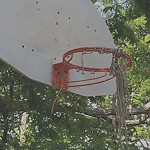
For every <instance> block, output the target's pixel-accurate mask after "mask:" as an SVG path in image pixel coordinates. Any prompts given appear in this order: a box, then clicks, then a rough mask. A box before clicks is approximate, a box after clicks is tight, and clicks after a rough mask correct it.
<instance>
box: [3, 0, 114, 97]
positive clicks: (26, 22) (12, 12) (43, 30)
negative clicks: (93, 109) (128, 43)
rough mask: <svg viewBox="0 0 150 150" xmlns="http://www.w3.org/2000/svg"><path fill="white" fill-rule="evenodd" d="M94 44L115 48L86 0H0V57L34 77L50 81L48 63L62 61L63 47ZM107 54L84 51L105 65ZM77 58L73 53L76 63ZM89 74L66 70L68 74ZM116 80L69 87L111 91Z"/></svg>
mask: <svg viewBox="0 0 150 150" xmlns="http://www.w3.org/2000/svg"><path fill="white" fill-rule="evenodd" d="M98 46H99V47H108V48H115V45H114V42H113V39H112V36H111V34H110V32H109V30H108V28H107V25H106V23H105V21H104V19H103V18H102V17H101V16H100V14H99V12H97V10H96V8H95V7H94V5H93V4H92V3H91V2H90V0H37V1H35V0H0V58H1V59H2V60H3V61H5V62H7V63H8V64H10V65H11V66H13V67H14V68H16V69H17V70H19V71H20V72H22V73H23V74H24V75H26V76H28V77H29V78H31V79H33V80H36V81H39V82H42V83H45V84H48V85H52V81H51V78H52V76H51V74H52V65H53V64H54V63H59V62H61V61H62V56H63V54H64V53H65V52H67V51H68V50H71V49H74V48H79V47H98ZM111 57H112V55H111V54H108V55H91V56H90V55H88V57H87V58H85V64H86V65H87V66H90V67H95V68H96V67H109V66H110V65H111ZM79 62H81V58H79V57H76V58H75V59H74V63H77V64H78V63H79ZM89 76H90V75H89V73H85V74H84V75H83V74H82V73H81V72H77V71H76V70H71V71H70V80H76V79H85V78H87V77H89ZM93 76H95V77H96V76H97V74H95V75H93ZM115 80H116V79H115V78H114V79H112V80H110V81H108V82H105V83H101V84H99V85H92V86H87V87H77V88H69V89H68V90H69V91H71V92H74V93H77V94H80V95H84V96H97V95H107V94H114V93H115V91H116V83H115Z"/></svg>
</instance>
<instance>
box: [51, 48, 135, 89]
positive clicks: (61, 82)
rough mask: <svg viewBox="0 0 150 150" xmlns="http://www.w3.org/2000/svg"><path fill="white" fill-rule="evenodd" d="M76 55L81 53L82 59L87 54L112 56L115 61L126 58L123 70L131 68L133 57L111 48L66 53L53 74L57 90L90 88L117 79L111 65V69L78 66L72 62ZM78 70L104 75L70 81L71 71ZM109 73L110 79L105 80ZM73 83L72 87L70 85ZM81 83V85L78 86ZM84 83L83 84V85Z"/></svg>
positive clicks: (83, 49) (53, 82) (82, 49)
mask: <svg viewBox="0 0 150 150" xmlns="http://www.w3.org/2000/svg"><path fill="white" fill-rule="evenodd" d="M76 53H81V58H82V56H83V55H85V54H92V53H98V54H101V55H102V54H112V55H113V57H112V58H113V60H112V64H113V61H115V60H114V59H117V58H120V57H122V58H124V59H126V60H127V62H126V63H125V64H124V65H122V68H125V67H130V66H131V63H132V59H131V57H130V56H129V55H128V54H126V53H124V52H123V51H122V50H117V49H111V48H104V47H82V48H77V49H73V50H70V51H68V52H66V53H65V54H64V55H63V61H62V63H58V64H54V65H53V73H52V84H53V86H54V87H55V88H58V89H60V88H62V89H64V90H67V89H68V88H71V87H80V86H90V85H94V84H100V83H103V82H107V81H109V80H111V79H112V78H114V77H115V74H114V73H113V72H114V67H113V66H112V65H111V66H110V67H109V68H91V67H84V66H83V63H82V66H78V65H75V64H73V63H72V60H73V58H74V55H75V54H76ZM72 69H76V70H77V71H82V72H83V73H84V72H90V73H91V74H94V73H97V72H104V74H103V75H100V76H99V77H91V78H88V79H84V80H76V81H69V70H72ZM108 73H109V77H107V78H105V77H106V76H107V74H108ZM98 79H103V80H100V81H96V82H94V81H95V80H98ZM86 81H93V82H92V83H84V82H86ZM70 83H71V85H69V84H70ZM76 83H80V84H76ZM82 83H83V84H82Z"/></svg>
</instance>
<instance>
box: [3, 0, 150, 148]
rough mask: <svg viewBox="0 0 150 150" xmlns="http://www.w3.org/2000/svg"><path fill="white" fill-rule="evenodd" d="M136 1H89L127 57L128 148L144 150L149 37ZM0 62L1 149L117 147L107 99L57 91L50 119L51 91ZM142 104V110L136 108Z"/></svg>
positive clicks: (149, 98)
mask: <svg viewBox="0 0 150 150" xmlns="http://www.w3.org/2000/svg"><path fill="white" fill-rule="evenodd" d="M92 2H93V3H95V2H96V1H95V0H92ZM140 3H141V1H140V0H139V1H136V0H135V1H134V0H132V1H126V0H122V1H121V2H120V1H116V0H99V1H97V2H96V3H95V5H96V7H97V8H98V9H99V10H100V13H101V15H103V16H104V17H105V19H106V22H107V25H108V27H109V29H110V31H111V33H112V35H113V37H114V41H115V43H116V45H117V47H119V48H122V49H123V50H124V51H126V52H127V53H129V54H130V55H131V56H132V59H133V65H132V68H131V69H129V70H128V71H127V76H128V83H129V85H128V86H129V93H130V98H131V101H132V105H133V107H134V108H136V109H134V110H133V111H134V112H133V113H134V114H133V117H132V120H129V121H128V140H129V147H130V149H133V150H135V149H139V147H138V146H136V143H137V142H140V143H141V146H140V147H144V148H145V145H142V141H141V140H143V139H145V141H146V142H148V141H149V140H150V120H149V119H148V117H149V115H150V109H149V108H150V106H149V103H148V102H150V78H149V74H150V46H149V43H150V34H149V26H148V24H149V22H148V21H149V13H148V11H145V8H147V6H148V5H149V2H148V0H147V1H146V0H145V1H143V3H142V4H140ZM104 4H105V5H104ZM139 4H140V6H141V7H139ZM137 8H138V9H137ZM149 8H150V7H149ZM0 64H1V65H0V66H1V67H0V69H1V73H0V76H1V78H0V85H1V87H0V89H1V93H0V121H1V123H0V129H1V130H0V140H1V141H0V147H1V149H10V150H13V149H15V150H16V149H25V150H28V149H33V150H34V149H39V150H43V149H44V150H49V149H50V150H56V149H61V150H69V149H70V150H73V149H75V150H81V149H88V150H99V149H101V150H105V149H112V150H113V149H114V150H116V149H119V139H118V138H117V137H116V136H115V135H114V132H113V127H112V116H115V115H116V114H115V112H114V111H113V109H112V104H111V101H112V96H99V97H82V96H79V95H76V94H72V93H69V92H62V93H61V95H60V97H59V99H58V102H57V104H56V106H55V113H54V114H53V115H51V114H50V109H51V105H52V102H53V100H54V97H55V95H56V92H57V90H56V89H54V88H52V87H49V86H46V85H43V84H41V83H37V82H34V81H32V80H30V79H28V78H25V77H24V76H22V75H21V74H19V73H18V72H16V71H15V70H14V69H12V68H11V67H9V66H7V65H4V64H3V63H0ZM147 103H148V105H147V107H141V106H144V105H146V104H147ZM24 113H27V114H28V116H27V122H26V128H24V130H25V131H24V133H25V142H24V143H21V141H20V136H21V132H20V126H21V123H22V121H21V118H22V117H23V114H24ZM143 124H144V125H143ZM147 147H148V144H147ZM145 149H146V148H145Z"/></svg>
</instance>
